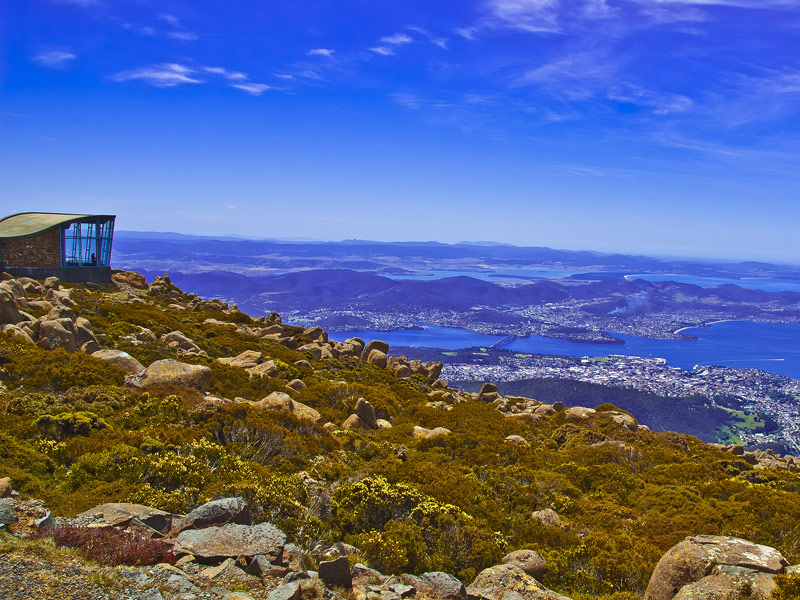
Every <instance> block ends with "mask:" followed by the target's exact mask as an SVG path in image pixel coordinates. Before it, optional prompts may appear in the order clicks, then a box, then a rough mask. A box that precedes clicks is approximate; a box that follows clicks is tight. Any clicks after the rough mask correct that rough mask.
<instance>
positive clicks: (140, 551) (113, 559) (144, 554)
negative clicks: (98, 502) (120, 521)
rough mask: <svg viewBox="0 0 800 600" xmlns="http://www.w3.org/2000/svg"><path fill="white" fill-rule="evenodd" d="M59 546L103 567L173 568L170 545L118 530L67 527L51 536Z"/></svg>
mask: <svg viewBox="0 0 800 600" xmlns="http://www.w3.org/2000/svg"><path fill="white" fill-rule="evenodd" d="M53 539H54V541H55V543H56V544H58V545H59V546H66V547H68V548H76V549H78V550H80V551H81V552H82V553H83V554H84V555H85V556H86V557H87V558H89V559H91V560H94V561H97V562H98V563H101V564H105V565H155V564H158V563H163V562H166V563H169V564H175V561H176V558H175V555H174V554H173V553H172V549H171V547H170V545H169V544H168V543H166V542H163V541H161V540H152V539H149V538H146V537H144V536H141V535H138V534H136V533H128V532H125V531H119V530H118V529H98V528H90V527H75V526H72V525H67V526H63V527H59V528H58V529H56V530H55V532H54V533H53Z"/></svg>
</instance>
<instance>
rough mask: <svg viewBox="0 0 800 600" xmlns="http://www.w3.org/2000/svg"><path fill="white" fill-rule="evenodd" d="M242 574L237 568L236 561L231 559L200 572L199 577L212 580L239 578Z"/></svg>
mask: <svg viewBox="0 0 800 600" xmlns="http://www.w3.org/2000/svg"><path fill="white" fill-rule="evenodd" d="M244 574H245V573H244V571H242V570H241V569H240V568H239V567H238V565H237V564H236V561H235V560H233V559H232V558H229V559H227V560H224V561H222V563H220V564H219V565H217V566H216V567H209V568H207V569H203V570H202V571H200V575H202V576H203V577H207V578H208V579H214V578H215V577H241V576H242V575H244Z"/></svg>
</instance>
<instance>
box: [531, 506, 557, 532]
mask: <svg viewBox="0 0 800 600" xmlns="http://www.w3.org/2000/svg"><path fill="white" fill-rule="evenodd" d="M531 518H532V519H536V520H537V521H539V522H540V523H541V524H542V525H550V526H553V527H557V526H558V525H561V519H560V518H559V516H558V515H557V514H556V511H554V510H553V509H552V508H544V509H542V510H535V511H533V512H532V513H531Z"/></svg>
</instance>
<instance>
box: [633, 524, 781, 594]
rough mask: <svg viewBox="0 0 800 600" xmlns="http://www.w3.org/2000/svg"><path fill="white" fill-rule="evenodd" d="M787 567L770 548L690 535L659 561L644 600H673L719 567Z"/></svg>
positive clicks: (773, 569) (769, 570) (772, 569)
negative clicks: (682, 589)
mask: <svg viewBox="0 0 800 600" xmlns="http://www.w3.org/2000/svg"><path fill="white" fill-rule="evenodd" d="M788 564H789V563H788V561H787V560H786V559H785V558H784V557H783V555H782V554H781V553H780V552H778V551H777V550H775V549H774V548H770V547H769V546H761V545H759V544H753V543H752V542H748V541H747V540H743V539H739V538H734V537H723V536H714V535H694V536H689V537H687V538H686V539H684V540H683V541H681V542H679V543H678V544H676V545H675V546H673V547H672V548H670V549H669V550H668V551H667V552H666V553H665V554H664V556H662V557H661V560H659V561H658V564H657V565H656V568H655V570H654V571H653V575H652V576H651V577H650V583H649V584H648V585H647V591H646V592H645V595H644V600H672V598H674V597H675V596H676V594H677V593H678V592H679V591H680V590H681V588H683V586H685V585H687V584H689V583H693V582H696V581H700V580H701V579H703V578H704V577H706V576H708V575H711V573H712V571H713V570H714V567H716V566H717V565H727V566H732V567H745V568H748V569H753V570H755V571H759V572H762V573H782V572H783V571H784V569H785V568H786V567H787V566H788Z"/></svg>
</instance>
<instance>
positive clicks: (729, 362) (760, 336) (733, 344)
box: [331, 321, 800, 380]
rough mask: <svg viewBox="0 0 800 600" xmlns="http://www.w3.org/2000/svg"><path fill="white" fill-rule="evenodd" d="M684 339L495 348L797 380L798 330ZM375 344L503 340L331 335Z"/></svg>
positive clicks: (767, 327) (734, 326) (727, 327)
mask: <svg viewBox="0 0 800 600" xmlns="http://www.w3.org/2000/svg"><path fill="white" fill-rule="evenodd" d="M684 333H687V334H692V335H696V336H697V337H698V339H697V340H658V339H650V338H642V337H635V336H629V335H625V334H622V333H614V336H615V337H619V338H620V339H622V340H624V341H625V344H624V345H615V346H609V345H605V344H584V343H575V342H569V341H566V340H558V339H551V338H546V337H541V336H530V337H525V338H517V339H514V340H512V341H507V340H506V341H503V342H501V343H500V344H499V345H498V347H501V348H505V349H507V350H513V351H516V352H524V353H528V354H559V355H567V356H608V355H609V354H622V355H626V356H643V357H652V358H664V359H666V360H667V363H668V364H670V365H671V366H674V367H680V368H681V369H684V370H691V369H692V368H693V367H694V366H695V365H719V366H724V367H733V368H738V369H742V368H750V369H761V370H763V371H766V372H768V373H775V374H778V375H786V376H787V377H791V378H792V379H798V380H800V324H797V323H790V324H785V323H755V322H750V321H725V322H719V323H715V324H713V325H711V326H710V327H695V328H691V329H687V330H685V331H684ZM353 336H357V337H361V338H363V339H365V340H371V339H381V340H384V341H385V342H387V343H388V344H389V345H390V346H408V347H417V348H420V347H424V348H441V349H443V350H457V349H463V348H472V347H489V346H492V345H493V344H496V343H498V342H500V341H501V340H503V338H501V337H499V336H491V335H483V334H480V333H474V332H472V331H467V330H464V329H453V328H447V327H438V326H435V325H428V326H425V328H424V329H419V330H400V331H356V332H346V333H341V332H340V333H334V334H331V337H332V338H333V339H336V340H339V341H343V340H344V339H346V338H348V337H353Z"/></svg>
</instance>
